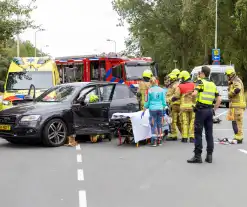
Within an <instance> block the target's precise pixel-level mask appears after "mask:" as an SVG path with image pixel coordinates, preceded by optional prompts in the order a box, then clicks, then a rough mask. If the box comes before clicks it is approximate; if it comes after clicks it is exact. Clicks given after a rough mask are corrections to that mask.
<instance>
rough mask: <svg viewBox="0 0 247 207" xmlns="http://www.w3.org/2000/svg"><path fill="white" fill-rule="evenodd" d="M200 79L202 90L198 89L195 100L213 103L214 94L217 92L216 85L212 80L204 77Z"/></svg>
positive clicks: (208, 103)
mask: <svg viewBox="0 0 247 207" xmlns="http://www.w3.org/2000/svg"><path fill="white" fill-rule="evenodd" d="M201 81H202V83H203V91H202V92H200V91H199V93H198V97H197V101H198V102H200V103H202V104H206V105H213V102H214V99H215V94H216V93H218V91H217V87H216V85H215V84H214V82H211V81H207V80H205V79H202V80H201Z"/></svg>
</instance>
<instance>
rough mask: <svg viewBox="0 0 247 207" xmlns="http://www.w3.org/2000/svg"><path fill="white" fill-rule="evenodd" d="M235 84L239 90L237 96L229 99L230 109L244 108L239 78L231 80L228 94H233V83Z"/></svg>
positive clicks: (242, 91) (242, 88)
mask: <svg viewBox="0 0 247 207" xmlns="http://www.w3.org/2000/svg"><path fill="white" fill-rule="evenodd" d="M235 82H237V83H238V84H240V86H241V90H240V92H239V93H238V94H236V95H234V96H233V97H232V98H229V101H230V105H229V106H230V108H246V101H245V95H244V85H243V82H242V81H241V79H240V78H239V77H236V78H234V79H233V81H232V83H231V84H230V85H229V92H230V93H234V90H235V89H236V88H234V83H235Z"/></svg>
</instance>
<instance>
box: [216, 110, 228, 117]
mask: <svg viewBox="0 0 247 207" xmlns="http://www.w3.org/2000/svg"><path fill="white" fill-rule="evenodd" d="M226 113H227V111H224V112H222V113H220V114H218V115H216V116H215V117H214V118H217V117H219V116H221V115H223V114H226Z"/></svg>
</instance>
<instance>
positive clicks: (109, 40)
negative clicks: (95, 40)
mask: <svg viewBox="0 0 247 207" xmlns="http://www.w3.org/2000/svg"><path fill="white" fill-rule="evenodd" d="M106 41H108V42H114V44H115V53H116V54H117V43H116V41H115V40H111V39H107V40H106Z"/></svg>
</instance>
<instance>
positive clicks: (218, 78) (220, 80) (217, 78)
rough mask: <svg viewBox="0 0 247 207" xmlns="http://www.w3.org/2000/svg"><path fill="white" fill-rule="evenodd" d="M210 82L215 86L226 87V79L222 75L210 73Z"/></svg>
mask: <svg viewBox="0 0 247 207" xmlns="http://www.w3.org/2000/svg"><path fill="white" fill-rule="evenodd" d="M210 80H211V81H213V82H214V83H215V85H216V86H228V81H227V77H226V76H225V74H224V73H211V74H210Z"/></svg>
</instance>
